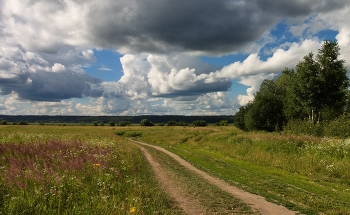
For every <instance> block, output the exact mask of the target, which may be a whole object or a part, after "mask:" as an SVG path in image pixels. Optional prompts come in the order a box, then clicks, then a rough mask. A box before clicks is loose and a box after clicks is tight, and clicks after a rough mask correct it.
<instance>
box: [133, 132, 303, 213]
mask: <svg viewBox="0 0 350 215" xmlns="http://www.w3.org/2000/svg"><path fill="white" fill-rule="evenodd" d="M129 140H130V141H132V142H134V143H136V144H137V145H138V146H139V147H140V149H141V151H142V152H143V153H144V155H145V157H146V159H147V161H148V162H149V163H150V165H151V167H152V169H153V171H154V172H155V174H156V176H157V177H158V179H159V180H160V182H161V184H163V186H164V188H165V189H166V190H167V192H169V194H170V195H171V196H172V198H174V199H175V201H176V202H177V203H178V204H179V206H180V207H181V208H182V209H183V211H184V213H185V214H191V215H192V214H205V211H204V210H203V208H202V207H200V205H199V204H196V201H195V199H191V198H190V197H188V196H187V195H186V194H185V193H184V192H183V191H180V190H179V189H177V187H176V185H175V184H173V183H172V182H171V180H169V179H168V178H167V176H166V174H165V173H164V171H163V170H162V168H161V165H160V164H159V163H158V162H156V161H155V160H154V159H153V158H152V156H151V155H150V154H149V153H148V151H147V149H145V148H144V147H142V146H147V147H152V148H154V149H156V150H158V151H161V152H163V153H165V154H167V155H169V156H170V157H172V158H173V159H174V160H176V161H177V162H178V163H180V164H181V165H182V166H184V167H186V168H187V169H189V170H191V171H193V172H195V173H197V174H198V175H200V176H201V177H202V178H203V179H205V180H206V181H208V182H209V183H211V184H213V185H215V186H216V187H218V188H220V189H221V190H223V191H225V192H227V193H230V194H231V195H233V196H234V197H236V198H237V199H239V200H241V201H242V202H244V203H246V204H247V205H249V206H250V207H251V208H252V210H253V211H255V212H258V213H259V214H262V215H279V214H281V215H292V214H298V212H296V211H291V210H288V209H287V208H285V207H283V206H281V205H277V204H274V203H271V202H268V201H266V200H265V198H264V197H261V196H258V195H255V194H252V193H248V192H246V191H243V190H241V189H239V188H237V187H235V186H232V185H229V184H227V183H226V182H224V181H223V180H221V179H218V178H214V177H213V176H210V175H209V174H207V173H205V172H204V171H202V170H199V169H197V168H196V167H194V166H193V165H191V164H190V163H188V162H187V161H186V160H184V159H182V158H181V157H179V156H178V155H176V154H174V153H172V152H170V151H168V150H166V149H164V148H162V147H159V146H154V145H151V144H147V143H144V142H141V141H136V140H132V139H130V138H129Z"/></svg>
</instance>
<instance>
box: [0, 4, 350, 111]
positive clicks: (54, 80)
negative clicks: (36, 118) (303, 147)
mask: <svg viewBox="0 0 350 215" xmlns="http://www.w3.org/2000/svg"><path fill="white" fill-rule="evenodd" d="M348 20H350V1H349V0H337V1H334V0H294V1H290V0H279V1H275V0H220V1H215V0H177V1H174V0H142V1H139V0H0V114H10V115H29V114H30V115H234V114H235V113H236V112H237V110H238V108H239V107H240V106H242V105H245V104H247V103H248V102H249V101H251V100H253V99H254V93H255V92H256V91H257V90H259V87H260V84H261V82H262V81H263V80H264V79H273V78H276V77H278V76H279V75H280V74H281V72H282V71H283V70H284V68H286V67H287V68H294V67H295V65H296V64H297V63H298V62H299V61H301V60H303V57H304V56H305V55H307V54H308V53H310V52H312V53H317V51H318V49H319V48H320V47H321V46H322V42H323V41H324V40H326V39H329V40H337V41H338V44H339V47H340V56H339V57H340V58H341V59H344V60H345V66H346V67H347V69H348V70H349V68H350V22H349V21H348Z"/></svg>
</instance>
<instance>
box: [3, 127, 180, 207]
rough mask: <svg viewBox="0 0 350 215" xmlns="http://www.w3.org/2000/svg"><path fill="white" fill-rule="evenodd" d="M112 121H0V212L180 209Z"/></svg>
mask: <svg viewBox="0 0 350 215" xmlns="http://www.w3.org/2000/svg"><path fill="white" fill-rule="evenodd" d="M114 132H115V131H114V130H112V128H111V127H99V128H96V127H92V126H84V127H78V126H74V127H71V126H67V127H59V126H1V128H0V168H1V172H0V214H181V213H180V211H179V209H178V208H175V207H173V205H172V203H171V201H170V199H169V198H168V197H167V195H166V194H165V193H164V192H162V190H161V189H160V188H159V185H158V183H157V181H156V179H155V177H154V175H153V172H152V171H151V169H150V168H149V167H148V165H147V163H146V162H145V159H144V158H143V156H142V154H141V153H140V151H139V150H138V148H137V147H136V146H135V145H133V144H130V143H129V142H128V141H126V140H125V139H124V138H120V137H118V136H117V135H115V134H114Z"/></svg>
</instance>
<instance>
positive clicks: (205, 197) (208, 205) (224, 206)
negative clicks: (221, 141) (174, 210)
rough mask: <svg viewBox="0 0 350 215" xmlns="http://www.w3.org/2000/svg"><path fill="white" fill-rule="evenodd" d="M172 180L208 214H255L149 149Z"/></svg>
mask: <svg viewBox="0 0 350 215" xmlns="http://www.w3.org/2000/svg"><path fill="white" fill-rule="evenodd" d="M147 150H148V151H149V152H150V154H151V155H152V157H153V158H154V159H155V160H157V161H158V163H160V164H161V166H162V168H163V169H164V170H165V171H166V172H167V174H168V175H169V177H170V178H171V180H172V181H173V182H174V183H176V185H177V187H178V188H179V189H182V190H184V191H185V192H186V193H187V194H188V195H190V198H191V199H195V200H196V201H198V202H199V204H200V205H201V206H202V207H203V208H204V210H205V211H206V214H254V213H253V212H252V211H251V209H250V207H249V206H247V205H245V204H244V203H242V202H241V201H239V200H238V199H236V198H234V197H232V196H231V195H230V194H228V193H226V192H224V191H222V190H220V189H219V188H217V187H216V186H214V185H212V184H210V183H208V182H207V181H205V180H204V179H203V178H201V177H200V176H198V175H197V174H195V173H193V172H192V171H190V170H188V169H186V168H185V167H183V166H182V165H180V164H179V163H178V162H177V161H175V160H174V159H173V158H171V157H169V156H168V155H166V154H165V153H163V152H159V151H158V150H155V149H153V148H150V147H147Z"/></svg>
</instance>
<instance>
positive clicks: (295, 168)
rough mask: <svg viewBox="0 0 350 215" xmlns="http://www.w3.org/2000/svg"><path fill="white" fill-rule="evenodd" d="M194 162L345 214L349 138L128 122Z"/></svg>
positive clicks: (276, 197) (257, 189)
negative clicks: (144, 125)
mask: <svg viewBox="0 0 350 215" xmlns="http://www.w3.org/2000/svg"><path fill="white" fill-rule="evenodd" d="M129 129H131V130H130V131H133V132H134V131H137V132H141V133H142V135H140V136H141V139H142V140H143V141H145V142H148V143H153V144H156V145H160V146H163V147H164V148H166V149H168V150H169V151H172V152H174V153H176V154H178V155H180V156H181V157H183V158H185V159H186V160H187V161H189V162H191V163H192V164H193V165H194V166H196V167H198V168H200V169H202V170H205V171H206V172H208V173H210V174H212V175H213V176H216V177H219V178H222V179H224V180H225V181H227V182H228V183H231V184H233V185H236V186H238V187H241V188H243V189H245V190H247V191H249V192H252V193H256V194H258V195H261V196H264V197H266V198H267V199H268V200H269V201H272V202H276V203H280V204H283V205H284V206H286V207H288V208H290V209H293V210H297V211H300V212H302V213H304V214H350V212H349V211H350V202H349V201H348V199H349V198H350V191H349V157H348V154H349V149H350V147H349V145H350V144H349V143H348V142H346V141H345V142H344V141H338V140H332V139H319V138H312V137H308V136H305V137H300V136H290V135H284V134H266V133H242V132H240V131H238V130H236V129H235V128H234V127H226V128H219V127H208V128H195V129H194V128H188V127H187V128H181V127H173V128H169V127H168V128H156V127H155V128H148V129H144V128H140V127H137V128H136V127H135V128H129Z"/></svg>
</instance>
